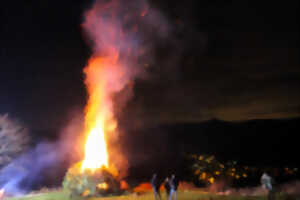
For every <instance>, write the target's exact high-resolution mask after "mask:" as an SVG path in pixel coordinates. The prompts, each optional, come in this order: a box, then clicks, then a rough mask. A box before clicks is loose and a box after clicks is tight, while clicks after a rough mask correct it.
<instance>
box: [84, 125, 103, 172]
mask: <svg viewBox="0 0 300 200" xmlns="http://www.w3.org/2000/svg"><path fill="white" fill-rule="evenodd" d="M102 166H105V167H108V156H107V149H106V143H105V137H104V131H103V127H102V125H101V123H98V124H96V127H95V128H93V129H92V130H91V131H90V133H89V135H88V138H87V141H86V144H85V158H84V160H83V163H82V169H83V170H85V169H90V170H91V171H94V170H96V169H98V168H100V167H102Z"/></svg>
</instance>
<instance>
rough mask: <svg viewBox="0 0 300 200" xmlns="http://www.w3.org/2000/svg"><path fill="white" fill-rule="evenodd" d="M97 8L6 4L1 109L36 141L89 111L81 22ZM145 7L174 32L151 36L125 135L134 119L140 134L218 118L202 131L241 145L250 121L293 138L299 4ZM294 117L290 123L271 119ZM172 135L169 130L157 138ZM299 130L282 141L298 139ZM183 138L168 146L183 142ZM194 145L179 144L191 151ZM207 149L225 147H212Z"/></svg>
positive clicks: (155, 2)
mask: <svg viewBox="0 0 300 200" xmlns="http://www.w3.org/2000/svg"><path fill="white" fill-rule="evenodd" d="M92 3H93V2H92V1H71V0H64V1H58V0H43V1H38V0H28V1H17V2H16V1H4V2H1V6H0V75H1V77H0V92H1V93H0V95H1V96H0V113H9V115H10V116H12V117H14V118H17V119H19V120H20V121H22V122H24V123H25V124H26V125H27V126H28V127H29V128H30V130H31V132H32V135H34V136H38V137H41V138H53V137H54V138H55V137H57V135H58V133H59V130H60V129H62V128H63V127H64V126H65V125H66V123H67V122H68V120H69V119H70V117H71V116H72V113H74V112H82V111H83V108H84V105H85V103H86V91H85V86H84V83H83V80H84V75H83V73H82V70H83V68H84V66H85V65H86V63H87V60H88V58H89V56H90V55H91V48H90V46H89V42H88V41H87V39H86V37H85V36H84V33H83V30H82V28H81V23H82V21H83V18H82V14H83V12H84V11H85V10H86V9H88V8H89V7H90V6H91V5H92ZM124 3H126V1H124ZM149 5H150V6H153V7H154V8H156V9H157V10H159V11H160V12H161V13H162V15H164V16H165V17H166V19H167V20H168V23H169V26H170V29H171V31H170V32H169V35H168V37H167V39H166V40H164V41H158V40H155V39H154V40H153V52H154V53H153V57H152V58H151V59H145V63H143V65H144V66H147V70H149V73H148V75H147V76H146V77H145V78H142V79H139V80H137V81H136V82H135V85H134V96H133V98H132V99H131V100H130V101H129V102H128V104H127V106H126V107H125V108H124V111H126V112H123V114H122V116H121V117H120V118H121V119H122V121H121V123H120V124H122V125H123V126H124V127H125V129H126V127H127V126H131V125H132V123H133V124H134V123H135V122H136V124H137V125H136V126H137V129H139V128H141V127H143V126H145V127H149V126H151V125H153V124H155V125H157V124H168V125H170V124H171V125H172V124H173V125H174V126H175V125H178V124H203V123H205V122H206V121H207V120H213V122H211V123H208V124H210V127H215V126H216V124H218V121H220V124H221V125H218V126H219V128H216V129H213V128H212V129H210V128H206V129H205V130H208V129H209V131H208V132H207V134H208V133H210V134H211V135H214V136H216V138H217V137H220V139H221V140H222V139H224V138H227V140H226V141H230V140H234V141H235V142H239V141H243V140H244V139H245V138H243V137H240V138H238V139H237V137H236V135H235V134H238V133H239V132H245V134H246V135H247V137H251V134H252V133H251V131H245V130H248V128H249V124H247V121H248V120H262V122H259V123H260V124H264V122H265V121H266V124H267V125H259V126H258V127H262V128H261V129H259V131H258V130H257V129H255V128H254V129H253V130H257V131H256V134H254V135H255V136H257V137H258V138H264V139H263V141H268V140H269V139H270V138H272V137H273V136H272V134H275V135H276V134H277V131H278V126H280V127H281V128H279V129H280V131H281V133H282V132H283V130H289V131H290V132H293V131H292V128H291V127H293V128H295V124H297V123H298V122H299V117H300V92H299V91H300V90H299V89H300V67H299V37H300V36H299V35H300V34H299V21H298V17H299V16H298V15H299V14H298V13H299V12H298V11H299V2H298V1H281V2H279V3H276V2H272V3H263V2H261V1H232V2H231V3H224V2H220V3H216V2H213V1H207V0H205V1H199V0H191V1H171V0H169V1H159V0H152V1H149ZM124 113H125V114H124ZM292 118H295V120H290V121H288V122H289V123H286V124H284V125H276V124H277V123H276V121H275V122H273V121H272V122H270V121H268V120H273V119H281V120H283V119H285V120H286V119H292ZM222 121H226V123H227V122H228V123H229V122H232V123H238V122H241V121H242V122H243V123H244V124H242V125H239V128H232V129H230V128H227V129H225V130H228V132H233V133H232V134H233V135H232V136H230V134H228V133H225V131H223V132H222V131H220V130H223V128H222V127H225V126H226V125H227V124H226V123H225V122H222ZM126 123H127V125H126ZM223 123H225V125H224V124H223ZM249 123H251V122H249ZM253 123H254V126H256V125H255V122H253ZM139 125H140V126H139ZM206 126H208V125H207V124H206V125H205V127H206ZM220 126H221V128H220ZM286 127H287V128H286ZM127 129H128V127H127ZM166 130H168V131H170V130H172V129H163V128H162V129H160V131H159V132H164V131H166ZM189 130H190V132H193V130H197V131H198V132H197V133H198V136H197V137H199V134H200V135H201V133H199V132H201V130H203V129H201V130H198V129H189ZM298 130H299V128H298ZM134 131H136V130H134ZM134 131H133V132H134ZM174 132H175V131H174ZM258 132H259V134H258ZM167 134H168V135H170V133H167ZM193 134H195V133H193ZM193 134H192V135H193ZM241 134H242V133H241ZM293 134H294V135H293V136H292V137H286V138H285V140H284V142H291V141H293V138H294V137H295V132H293ZM133 135H134V134H133ZM136 135H138V134H136ZM177 135H180V133H178V134H177ZM128 137H129V136H127V139H128ZM139 137H140V139H141V140H143V139H147V138H148V137H150V136H149V135H148V136H147V134H146V133H145V136H139ZM166 137H167V136H166ZM176 137H177V136H176ZM129 138H130V137H129ZM233 138H234V139H233ZM181 139H182V138H180V137H179V136H178V137H177V139H176V138H175V139H174V138H173V139H172V140H169V139H163V140H162V141H163V142H165V143H167V142H169V143H172V141H173V140H175V142H174V141H173V142H174V143H173V144H177V143H178V140H181ZM202 139H203V138H202ZM128 140H129V139H128ZM190 140H191V139H188V138H185V139H183V140H182V141H186V142H185V143H184V144H178V145H179V146H180V145H181V147H182V148H183V149H186V148H187V147H186V146H189V143H191V141H190ZM200 140H201V138H200ZM255 140H256V139H252V140H251V141H255ZM270 140H272V139H270ZM209 141H211V140H209ZM278 141H280V138H277V139H276V142H275V143H278ZM211 142H212V143H213V141H211ZM219 143H220V142H218V144H219ZM224 145H225V144H224ZM261 145H262V147H261V148H263V144H261ZM249 147H250V145H249ZM129 149H132V147H130V148H129ZM135 150H136V149H135ZM290 150H293V149H289V151H290ZM128 151H130V150H128ZM132 151H133V150H132ZM210 151H221V147H220V146H219V145H217V143H215V144H214V145H212V146H211V150H210ZM289 151H286V152H289ZM145 152H146V150H145ZM230 153H232V151H231V150H228V154H230ZM248 153H249V152H248ZM233 154H234V153H233ZM227 157H228V156H227ZM233 157H234V156H233ZM235 157H236V156H235ZM237 157H239V156H237ZM290 159H293V158H292V157H291V158H290Z"/></svg>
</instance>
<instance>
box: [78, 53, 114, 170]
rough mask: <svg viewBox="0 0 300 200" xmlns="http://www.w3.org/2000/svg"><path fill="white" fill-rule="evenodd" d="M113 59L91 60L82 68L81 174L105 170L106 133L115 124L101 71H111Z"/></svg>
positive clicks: (105, 82) (104, 77) (104, 74)
mask: <svg viewBox="0 0 300 200" xmlns="http://www.w3.org/2000/svg"><path fill="white" fill-rule="evenodd" d="M115 60H116V57H113V59H111V58H108V57H106V58H104V57H96V58H94V57H93V58H92V59H90V62H89V64H88V66H87V67H86V68H85V69H84V72H85V74H86V80H85V83H86V86H87V89H88V95H89V99H88V104H87V106H86V116H85V126H86V128H85V130H86V131H85V132H86V135H87V139H86V143H85V157H84V160H83V162H82V166H81V169H82V171H84V170H86V169H89V170H91V171H95V170H96V169H98V168H101V167H105V168H108V167H109V163H108V151H107V144H106V139H107V138H106V134H107V132H110V131H114V130H115V129H116V123H115V120H114V118H113V112H112V100H111V97H110V92H109V89H108V88H109V87H108V86H109V85H108V83H109V78H108V76H107V74H106V73H105V71H106V70H107V69H108V68H109V69H113V68H114V67H113V66H114V65H115V64H116V63H115Z"/></svg>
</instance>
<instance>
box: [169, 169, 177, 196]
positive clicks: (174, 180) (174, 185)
mask: <svg viewBox="0 0 300 200" xmlns="http://www.w3.org/2000/svg"><path fill="white" fill-rule="evenodd" d="M169 183H170V196H169V200H172V197H173V196H174V200H177V188H178V185H179V181H178V179H177V178H176V177H175V175H174V174H172V176H171V178H170V181H169Z"/></svg>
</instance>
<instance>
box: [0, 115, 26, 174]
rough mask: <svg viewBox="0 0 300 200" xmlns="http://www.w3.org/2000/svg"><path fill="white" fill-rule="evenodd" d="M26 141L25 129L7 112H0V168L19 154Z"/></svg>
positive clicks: (23, 148)
mask: <svg viewBox="0 0 300 200" xmlns="http://www.w3.org/2000/svg"><path fill="white" fill-rule="evenodd" d="M28 142H29V136H28V134H27V129H26V128H25V127H24V126H23V125H22V124H21V123H19V122H18V121H16V120H12V119H10V118H9V117H8V115H7V114H5V115H1V114H0V169H1V168H2V167H3V166H5V165H7V164H8V163H10V162H11V160H13V159H14V158H15V157H17V156H18V155H20V153H22V152H23V151H24V150H25V149H26V147H27V145H28Z"/></svg>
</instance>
